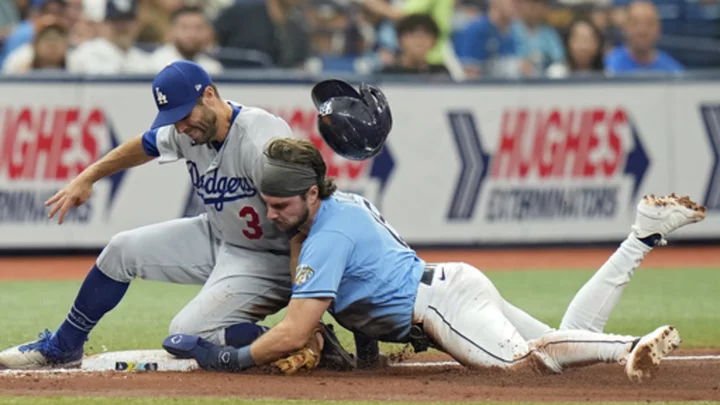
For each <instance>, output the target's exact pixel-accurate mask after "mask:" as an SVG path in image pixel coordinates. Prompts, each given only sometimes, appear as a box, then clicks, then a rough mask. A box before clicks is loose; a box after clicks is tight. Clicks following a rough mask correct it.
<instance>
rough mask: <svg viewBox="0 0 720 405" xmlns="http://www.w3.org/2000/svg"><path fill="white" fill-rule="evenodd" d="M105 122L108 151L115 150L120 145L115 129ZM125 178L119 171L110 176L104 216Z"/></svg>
mask: <svg viewBox="0 0 720 405" xmlns="http://www.w3.org/2000/svg"><path fill="white" fill-rule="evenodd" d="M105 119H106V122H107V128H108V133H109V134H110V150H113V149H115V148H117V147H118V146H119V145H120V141H119V140H118V138H117V135H116V134H115V129H113V126H112V124H111V123H110V120H109V119H108V118H107V117H106V118H105ZM124 177H125V171H124V170H122V171H119V172H117V173H115V174H112V175H110V177H109V180H110V195H109V196H108V201H107V206H106V210H105V215H106V216H109V214H110V207H111V206H112V204H113V202H114V201H115V195H116V194H117V192H118V191H119V189H120V183H122V180H123V178H124Z"/></svg>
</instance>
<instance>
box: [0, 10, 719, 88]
mask: <svg viewBox="0 0 720 405" xmlns="http://www.w3.org/2000/svg"><path fill="white" fill-rule="evenodd" d="M688 4H690V5H692V6H693V7H696V8H697V7H700V10H701V11H700V14H701V15H700V17H701V18H700V19H701V20H702V21H703V23H704V24H706V23H708V22H710V24H709V25H707V27H708V29H707V30H706V31H704V32H700V33H699V34H698V33H697V32H695V34H696V35H699V38H701V39H702V40H709V41H715V40H717V39H718V38H717V34H718V32H720V14H718V7H720V5H718V0H655V1H654V2H653V1H650V0H634V1H629V2H624V1H622V0H608V1H604V0H580V1H577V0H564V2H562V3H560V2H557V1H556V0H0V44H1V48H0V66H2V72H3V73H4V74H28V73H32V72H36V71H43V72H46V71H52V70H58V71H67V72H71V73H81V74H83V73H84V74H122V73H142V74H154V73H156V72H157V71H159V70H160V69H162V68H163V67H164V66H165V65H166V64H168V63H169V62H171V61H173V60H178V59H188V60H194V61H196V62H198V63H199V64H201V65H202V66H204V67H205V68H206V69H207V70H208V71H209V72H210V73H213V74H217V73H220V72H223V71H228V70H232V69H291V70H295V71H299V72H311V73H318V72H321V71H326V72H327V71H346V72H354V73H360V74H388V75H390V74H393V75H397V74H402V75H419V74H420V75H428V76H433V77H439V78H440V77H449V78H452V79H456V80H460V79H474V78H483V77H490V78H509V77H537V76H547V77H566V76H569V75H583V74H613V75H617V74H623V73H637V72H670V73H674V72H680V71H684V70H688V69H692V68H693V67H694V66H688V65H687V63H683V62H682V61H679V60H678V59H677V58H676V57H675V56H673V55H672V54H671V53H669V52H666V51H664V50H663V49H661V47H660V46H659V42H658V41H659V40H660V39H661V38H662V37H663V33H664V32H667V30H664V29H663V28H664V25H665V26H668V23H667V21H668V20H672V17H668V15H672V14H673V13H675V14H677V15H678V16H682V17H683V18H686V17H687V16H688V15H690V14H689V12H688V11H687V10H690V9H689V8H688V7H686V5H688ZM673 6H674V7H675V8H672V7H673ZM679 18H680V17H678V18H677V19H679ZM698 24H699V23H698ZM713 24H715V25H713ZM690 25H691V27H693V28H695V29H697V28H698V27H699V25H697V24H693V23H692V22H691V23H690ZM679 34H683V32H679ZM711 44H712V45H710V46H713V45H715V44H716V42H712V43H711ZM719 49H720V48H719ZM705 67H707V66H705Z"/></svg>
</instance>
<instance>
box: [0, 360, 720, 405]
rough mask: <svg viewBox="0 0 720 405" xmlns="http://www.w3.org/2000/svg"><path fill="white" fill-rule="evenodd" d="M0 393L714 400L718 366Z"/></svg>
mask: <svg viewBox="0 0 720 405" xmlns="http://www.w3.org/2000/svg"><path fill="white" fill-rule="evenodd" d="M0 395H72V396H88V395H92V396H115V397H118V396H122V397H128V396H129V397H150V396H153V397H158V396H160V397H185V396H195V397H197V396H202V397H220V396H221V397H240V398H249V399H262V398H278V399H322V400H355V401H358V400H373V401H413V402H430V401H443V402H445V401H488V400H489V401H546V402H560V401H579V402H596V401H690V400H692V401H697V400H715V401H720V361H691V360H681V361H678V360H676V361H669V360H668V361H666V362H665V363H663V364H662V370H661V373H660V374H659V375H658V376H657V378H656V379H655V380H653V381H650V382H648V383H643V384H634V383H632V382H630V381H629V380H628V379H627V377H625V374H624V372H623V369H622V366H619V365H608V364H602V365H595V366H590V367H586V368H577V369H571V370H568V371H566V372H565V373H564V374H560V375H542V376H541V375H536V374H532V373H531V372H519V373H514V374H509V373H503V372H499V371H493V370H483V371H470V370H465V369H460V368H458V367H450V366H428V367H388V368H385V369H383V370H374V371H356V372H352V373H337V372H328V371H318V370H316V371H314V372H312V373H310V374H302V375H295V376H282V375H265V374H259V373H253V374H215V373H208V372H204V371H195V372H191V373H169V372H163V373H161V372H131V373H123V372H108V373H103V374H65V373H58V374H46V375H27V376H12V377H8V376H4V377H0Z"/></svg>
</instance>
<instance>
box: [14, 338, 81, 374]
mask: <svg viewBox="0 0 720 405" xmlns="http://www.w3.org/2000/svg"><path fill="white" fill-rule="evenodd" d="M38 337H39V338H40V339H38V340H36V341H33V342H28V343H25V344H22V345H19V346H15V347H11V348H9V349H6V350H3V351H2V352H0V369H16V370H33V369H50V368H75V367H79V366H80V364H81V363H82V357H83V348H82V347H80V348H78V349H75V350H73V351H71V352H63V351H62V350H60V348H58V347H57V346H55V345H54V344H53V343H52V341H51V339H52V337H53V334H52V333H51V332H50V331H49V330H48V329H45V331H44V332H42V333H40V334H38Z"/></svg>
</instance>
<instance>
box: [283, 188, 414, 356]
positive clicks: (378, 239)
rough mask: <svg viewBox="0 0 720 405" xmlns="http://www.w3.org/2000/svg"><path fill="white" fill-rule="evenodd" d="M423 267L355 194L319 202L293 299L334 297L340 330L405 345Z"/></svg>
mask: <svg viewBox="0 0 720 405" xmlns="http://www.w3.org/2000/svg"><path fill="white" fill-rule="evenodd" d="M424 270H425V263H424V262H423V261H422V260H421V259H420V258H418V257H417V255H416V254H415V252H414V251H413V250H412V249H410V247H408V245H407V244H406V243H405V242H404V241H403V240H402V238H401V237H400V236H399V235H398V234H397V232H396V231H395V230H394V229H393V228H392V227H391V226H390V225H389V224H388V223H387V222H386V221H385V219H384V218H383V217H382V215H381V214H380V213H379V212H378V210H377V208H375V206H373V205H372V204H371V203H370V202H369V201H367V200H366V199H364V198H362V197H361V196H359V195H355V194H350V193H343V192H339V191H337V192H335V193H334V194H333V195H332V196H331V197H330V198H328V199H326V200H323V201H322V203H321V206H320V209H319V210H318V212H317V215H316V217H315V222H314V223H313V225H312V227H311V229H310V233H309V235H308V237H307V239H306V240H305V242H304V243H303V247H302V250H301V252H300V260H299V266H298V269H297V271H296V273H295V281H294V283H293V284H294V285H293V295H292V297H293V298H333V300H334V302H333V304H332V305H331V306H330V309H329V311H330V313H331V314H332V315H333V316H334V317H335V319H336V320H337V322H338V323H340V324H341V325H342V326H343V327H345V328H347V329H349V330H351V331H353V332H359V333H360V334H362V335H365V336H368V337H372V338H376V339H379V340H382V341H395V342H402V341H406V339H407V336H408V334H409V333H410V327H411V325H412V317H413V306H414V303H415V296H416V294H417V289H418V284H419V283H420V278H421V277H422V274H423V272H424Z"/></svg>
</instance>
